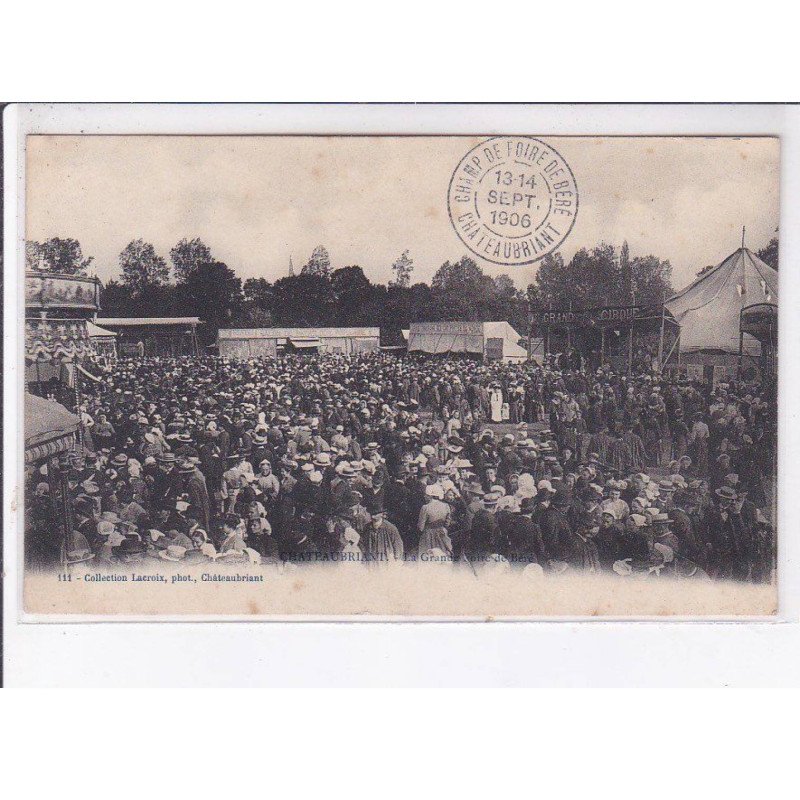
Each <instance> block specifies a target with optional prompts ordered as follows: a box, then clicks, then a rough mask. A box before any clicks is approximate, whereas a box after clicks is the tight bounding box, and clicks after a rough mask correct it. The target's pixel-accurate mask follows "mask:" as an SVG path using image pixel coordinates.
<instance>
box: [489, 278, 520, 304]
mask: <svg viewBox="0 0 800 800" xmlns="http://www.w3.org/2000/svg"><path fill="white" fill-rule="evenodd" d="M494 290H495V292H496V293H497V294H498V295H499V296H500V297H501V298H505V299H507V300H518V299H519V298H520V297H521V296H522V295H521V293H520V292H519V291H517V287H516V285H515V284H514V279H513V278H512V277H511V276H510V275H506V274H505V273H503V274H501V275H495V277H494Z"/></svg>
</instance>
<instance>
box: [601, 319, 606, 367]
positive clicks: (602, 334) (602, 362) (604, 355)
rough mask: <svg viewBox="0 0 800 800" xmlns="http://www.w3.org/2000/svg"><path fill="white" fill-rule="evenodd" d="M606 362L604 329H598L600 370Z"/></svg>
mask: <svg viewBox="0 0 800 800" xmlns="http://www.w3.org/2000/svg"><path fill="white" fill-rule="evenodd" d="M605 362H606V329H605V328H600V368H601V369H602V368H603V364H605Z"/></svg>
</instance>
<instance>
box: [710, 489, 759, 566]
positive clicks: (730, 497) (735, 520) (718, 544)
mask: <svg viewBox="0 0 800 800" xmlns="http://www.w3.org/2000/svg"><path fill="white" fill-rule="evenodd" d="M714 495H715V502H714V508H713V510H712V511H710V512H709V514H708V518H707V519H706V536H707V537H708V539H707V540H708V543H709V544H708V547H709V549H710V551H711V552H710V558H709V566H710V568H711V571H712V575H713V577H715V578H723V579H728V580H731V579H733V580H744V579H746V578H747V575H748V571H749V544H750V543H749V542H748V537H747V531H746V530H745V529H744V525H743V522H742V518H741V514H738V513H734V504H735V503H736V501H737V494H736V492H735V491H734V490H733V489H732V488H731V487H730V486H721V487H720V488H719V489H717V490H715V492H714Z"/></svg>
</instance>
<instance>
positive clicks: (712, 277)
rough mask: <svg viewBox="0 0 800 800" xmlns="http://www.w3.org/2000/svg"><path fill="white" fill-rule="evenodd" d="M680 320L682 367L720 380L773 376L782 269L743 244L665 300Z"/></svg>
mask: <svg viewBox="0 0 800 800" xmlns="http://www.w3.org/2000/svg"><path fill="white" fill-rule="evenodd" d="M666 307H667V309H669V311H670V313H671V314H672V315H673V316H674V317H675V319H676V320H677V321H678V323H679V324H680V326H681V345H680V346H681V361H680V364H681V372H685V373H686V374H687V375H688V377H689V378H693V379H697V380H703V381H704V382H706V383H713V384H715V385H716V384H717V383H719V382H720V381H721V380H728V379H731V378H735V377H737V376H738V377H740V378H741V379H743V380H745V381H750V382H759V381H761V380H762V379H763V378H764V377H769V376H774V375H775V374H776V369H777V364H776V360H777V344H778V272H777V270H775V269H773V268H772V267H770V266H769V265H768V264H765V263H764V262H763V261H762V260H761V259H760V258H759V257H758V256H756V255H755V254H754V253H752V252H751V251H750V250H748V249H747V248H746V247H740V248H739V249H738V250H736V252H734V253H732V254H731V255H729V256H728V257H727V258H726V259H725V260H724V261H722V262H721V263H720V264H718V265H717V266H716V267H714V268H713V269H710V270H708V271H707V272H705V273H703V274H702V275H701V276H700V277H698V278H697V280H695V281H693V282H692V283H691V284H689V286H687V287H686V288H685V289H683V290H682V291H680V292H678V293H677V294H675V295H673V296H672V297H670V298H669V300H667V302H666Z"/></svg>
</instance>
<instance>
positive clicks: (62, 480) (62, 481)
mask: <svg viewBox="0 0 800 800" xmlns="http://www.w3.org/2000/svg"><path fill="white" fill-rule="evenodd" d="M69 468H70V461H69V453H61V455H60V456H59V458H58V478H59V489H60V493H61V509H60V511H61V518H62V520H63V521H64V539H63V544H62V549H61V561H62V566H63V567H64V568H65V569H66V567H67V565H68V555H67V554H68V553H69V552H70V551H71V550H74V549H75V545H74V536H73V528H72V502H71V498H70V496H69V478H68V474H67V473H68V472H69Z"/></svg>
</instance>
